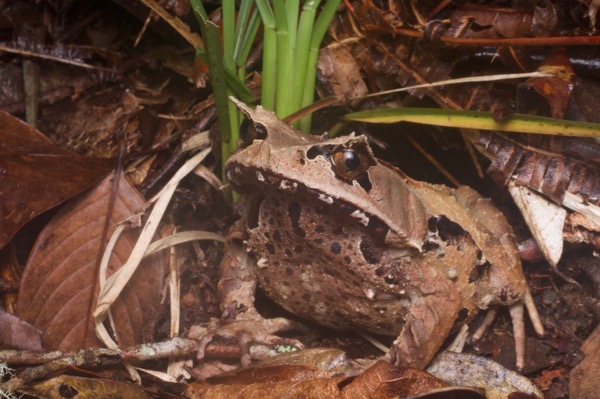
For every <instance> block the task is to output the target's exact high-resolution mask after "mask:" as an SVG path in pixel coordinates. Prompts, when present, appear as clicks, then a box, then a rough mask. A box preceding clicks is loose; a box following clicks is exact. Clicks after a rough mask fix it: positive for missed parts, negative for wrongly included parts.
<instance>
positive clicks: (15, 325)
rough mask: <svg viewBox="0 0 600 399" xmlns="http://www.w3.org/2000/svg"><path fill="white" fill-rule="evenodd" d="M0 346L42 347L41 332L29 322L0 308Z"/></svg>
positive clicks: (31, 348)
mask: <svg viewBox="0 0 600 399" xmlns="http://www.w3.org/2000/svg"><path fill="white" fill-rule="evenodd" d="M0 326H2V328H0V347H6V346H8V347H11V348H18V349H27V350H32V351H35V350H40V349H42V334H41V333H40V331H39V330H37V329H36V328H34V327H32V326H31V324H29V323H27V322H25V321H23V320H21V319H19V318H18V317H16V316H15V315H13V314H10V313H8V312H6V311H4V310H2V309H0Z"/></svg>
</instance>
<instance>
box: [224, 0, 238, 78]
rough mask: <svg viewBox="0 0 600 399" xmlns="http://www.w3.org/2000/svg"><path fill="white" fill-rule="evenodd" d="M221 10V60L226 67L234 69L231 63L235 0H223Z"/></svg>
mask: <svg viewBox="0 0 600 399" xmlns="http://www.w3.org/2000/svg"><path fill="white" fill-rule="evenodd" d="M221 11H222V13H223V60H224V64H225V67H226V68H227V69H229V70H230V71H235V67H234V64H233V51H234V41H235V34H234V29H235V0H223V1H222V7H221Z"/></svg>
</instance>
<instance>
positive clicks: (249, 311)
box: [217, 102, 537, 367]
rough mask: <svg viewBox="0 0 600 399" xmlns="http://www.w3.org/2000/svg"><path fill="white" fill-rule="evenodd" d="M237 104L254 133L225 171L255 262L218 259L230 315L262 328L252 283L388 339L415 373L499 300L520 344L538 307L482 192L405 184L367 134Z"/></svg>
mask: <svg viewBox="0 0 600 399" xmlns="http://www.w3.org/2000/svg"><path fill="white" fill-rule="evenodd" d="M236 103H237V102H236ZM237 104H238V106H239V107H240V108H241V109H242V111H243V112H244V113H245V114H246V115H247V116H248V117H249V119H250V120H251V122H252V123H253V126H254V128H255V129H256V132H257V134H258V136H259V137H258V139H257V140H254V142H253V143H251V144H250V145H249V146H247V147H246V148H244V149H243V150H242V151H240V152H238V153H237V154H236V155H234V156H233V157H232V158H231V159H230V160H229V161H228V163H227V168H226V169H227V177H228V179H229V180H230V181H231V184H232V185H233V186H234V187H235V188H236V190H238V191H239V192H240V193H241V194H242V196H243V197H244V199H243V204H244V206H243V207H242V210H241V212H240V213H241V214H242V229H243V230H244V234H243V238H244V244H245V246H246V248H247V250H248V252H249V255H250V256H247V258H249V259H250V260H252V259H253V260H254V261H255V262H256V265H255V268H254V267H252V268H251V269H249V268H246V267H242V266H240V263H235V262H234V264H236V266H232V263H231V260H230V259H229V260H227V259H226V260H225V261H224V263H223V272H224V276H225V277H226V281H227V282H226V283H224V282H222V283H221V285H220V291H221V295H222V300H223V310H224V313H225V314H224V319H225V320H227V321H228V322H234V323H235V322H239V321H241V320H250V319H252V320H255V321H257V322H258V323H261V322H265V321H264V319H262V318H261V317H260V316H259V315H257V313H256V312H255V310H254V307H253V305H254V302H253V296H252V293H253V289H254V288H255V284H256V281H258V284H259V286H260V288H261V289H262V290H264V291H265V293H266V294H267V295H268V296H269V297H270V298H271V299H273V300H274V301H275V302H276V303H278V304H280V305H281V306H283V307H284V308H286V309H287V310H289V311H290V312H292V313H294V314H296V315H298V316H301V317H304V318H307V319H312V320H314V321H316V322H318V323H320V324H322V325H325V326H329V327H333V328H340V329H351V328H360V329H363V330H366V331H371V332H374V333H379V334H385V335H393V336H397V337H398V338H397V339H396V341H395V342H394V345H393V347H392V350H391V351H390V353H389V354H388V358H389V359H390V360H391V361H393V362H395V363H396V364H399V365H404V366H414V367H424V366H425V365H426V364H427V363H428V362H429V361H430V360H431V358H432V357H433V356H434V355H435V353H436V352H437V350H438V349H439V348H440V346H441V345H442V343H443V341H444V339H445V338H446V337H447V336H448V334H449V333H450V332H451V330H452V329H453V327H454V326H455V325H457V324H458V323H465V322H468V321H469V320H470V319H471V317H472V316H473V315H475V314H476V313H477V312H478V311H479V310H480V309H487V308H488V307H491V306H495V305H501V306H509V307H511V309H513V308H514V309H517V310H515V312H514V314H515V315H516V316H514V317H513V319H514V324H515V333H516V334H515V336H516V339H517V343H518V345H517V348H519V346H520V345H519V341H524V333H523V331H521V330H522V310H521V312H520V316H518V314H519V312H518V309H522V306H523V303H524V302H525V303H526V304H527V305H528V310H529V311H530V314H532V312H533V313H534V314H533V318H535V317H536V315H537V314H536V313H535V307H534V306H533V303H532V302H531V301H530V298H531V297H530V295H529V292H528V290H527V287H526V284H525V280H524V277H523V273H522V270H521V265H520V261H519V259H518V257H517V253H516V249H515V245H514V241H513V239H512V233H511V230H510V226H509V225H508V223H507V222H506V220H505V219H504V217H503V216H502V215H501V214H500V213H499V212H498V211H497V210H496V208H495V207H494V206H493V205H492V204H491V202H490V201H489V200H485V199H483V198H481V197H480V196H479V195H478V194H477V193H475V192H474V191H473V190H471V189H469V188H467V187H463V188H461V189H459V190H451V189H449V188H447V187H444V186H435V185H429V184H426V183H420V182H416V181H413V180H411V179H409V178H407V177H406V176H404V175H402V174H401V173H400V172H398V171H397V170H395V169H394V168H392V167H390V166H388V165H386V164H384V163H382V162H380V161H379V160H377V159H376V158H375V157H374V156H373V155H372V152H371V150H370V148H369V146H368V144H367V142H366V139H365V138H364V136H359V137H354V136H346V137H339V138H336V139H327V138H318V137H314V136H309V135H305V134H302V133H300V132H297V131H295V130H294V129H292V128H290V127H289V126H287V125H285V124H284V123H282V122H281V121H279V120H277V119H276V118H275V117H274V116H273V115H272V114H271V113H269V112H267V111H265V110H263V109H262V108H260V107H259V108H257V109H256V110H252V109H250V108H248V107H246V106H245V105H243V104H240V103H237ZM340 160H341V161H340ZM488 219H491V220H488ZM241 269H243V270H245V273H244V277H243V278H241V277H240V278H237V277H236V271H239V270H241ZM248 270H251V272H248ZM254 274H255V276H256V279H257V280H254V279H252V276H253V275H254ZM233 292H235V295H234V294H233ZM511 314H513V312H512V311H511ZM249 315H250V316H249ZM285 328H289V325H282V326H281V329H285ZM273 330H277V328H274V327H273V325H272V324H271V325H270V328H269V331H268V332H267V335H268V334H269V333H270V332H273ZM261 331H263V332H264V331H265V330H264V329H263V330H261ZM217 333H218V332H217ZM517 352H519V349H517ZM517 357H518V358H519V353H518V356H517ZM521 357H522V349H521ZM521 361H522V359H521ZM518 362H519V359H518Z"/></svg>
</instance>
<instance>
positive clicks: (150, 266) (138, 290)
mask: <svg viewBox="0 0 600 399" xmlns="http://www.w3.org/2000/svg"><path fill="white" fill-rule="evenodd" d="M111 189H112V176H109V177H107V178H106V179H104V180H103V181H102V182H101V183H100V184H99V185H98V186H96V187H95V188H94V189H93V190H91V191H90V192H88V193H86V194H85V195H84V196H83V197H81V198H78V199H76V200H74V201H72V202H71V203H69V204H67V205H65V207H64V208H63V209H62V210H61V211H60V212H59V213H58V214H57V215H55V217H54V218H53V219H52V221H51V222H50V223H49V224H48V225H47V226H46V227H45V228H44V230H43V231H42V233H41V234H40V236H39V237H38V239H37V241H36V243H35V246H34V248H33V250H32V253H31V255H30V258H29V261H28V263H27V266H26V269H25V273H24V274H23V279H22V281H21V290H20V292H19V300H18V303H17V316H19V317H21V318H22V319H24V320H26V321H28V322H29V323H31V324H32V325H34V326H35V327H37V328H38V329H40V330H42V331H43V333H44V335H43V340H42V343H43V346H44V347H45V348H47V349H61V350H73V349H79V348H84V347H89V346H99V341H98V340H97V338H96V336H95V333H94V322H93V320H94V319H93V317H92V316H91V313H92V311H93V310H94V309H93V306H92V305H95V303H96V299H97V295H98V289H97V284H98V282H97V281H94V278H97V275H96V268H97V267H98V265H99V261H98V259H99V258H100V257H101V256H102V253H103V248H100V246H101V237H102V232H103V229H104V224H105V220H106V218H107V215H108V213H109V200H110V195H111ZM144 202H145V201H144V198H143V197H142V196H141V195H140V193H139V192H138V191H137V190H136V189H135V188H134V187H133V186H132V185H131V184H130V183H128V182H127V180H125V179H121V181H120V183H119V188H118V191H117V195H116V199H115V203H114V209H113V210H112V213H111V219H110V230H111V231H109V234H108V237H110V233H111V232H112V230H113V229H114V226H115V225H116V224H117V223H119V222H121V221H123V220H125V219H126V218H128V217H129V216H131V215H133V214H134V213H135V212H136V211H137V210H139V209H140V208H141V207H142V206H143V204H144ZM136 237H137V232H136V231H129V232H128V233H126V234H124V235H123V236H122V237H121V238H120V239H119V241H118V243H117V245H116V248H115V250H114V252H113V255H112V257H111V260H110V265H109V274H112V273H114V271H115V270H116V269H117V268H119V267H120V266H121V264H122V263H123V262H125V261H126V260H127V258H128V256H129V253H130V251H131V248H132V247H133V246H134V244H135V240H136ZM165 271H166V265H165V261H164V258H163V257H161V256H152V257H150V258H148V259H146V260H145V261H144V264H142V266H141V270H140V272H139V273H136V274H135V275H134V276H133V279H132V281H131V282H130V284H129V285H128V286H127V287H126V288H125V290H124V291H123V293H122V295H121V297H120V298H119V299H118V300H117V302H116V303H115V304H114V306H113V307H112V314H113V317H114V319H115V324H116V326H117V330H118V342H119V344H120V345H123V346H130V345H134V344H137V343H141V342H143V341H144V338H146V339H147V338H149V337H148V334H149V332H150V331H151V329H152V326H153V323H154V322H155V320H156V317H157V309H158V306H159V302H160V294H161V291H162V288H163V284H164V275H165ZM91 304H92V305H91Z"/></svg>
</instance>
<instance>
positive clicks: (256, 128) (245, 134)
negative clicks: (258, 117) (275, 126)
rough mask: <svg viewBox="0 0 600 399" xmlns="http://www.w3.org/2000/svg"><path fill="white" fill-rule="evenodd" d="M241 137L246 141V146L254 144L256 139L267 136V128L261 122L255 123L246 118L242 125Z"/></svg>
mask: <svg viewBox="0 0 600 399" xmlns="http://www.w3.org/2000/svg"><path fill="white" fill-rule="evenodd" d="M240 137H241V138H242V140H243V141H244V146H248V145H250V144H252V142H253V141H254V140H264V139H266V138H267V128H266V127H265V126H264V125H262V124H260V123H253V122H252V121H251V120H249V119H244V120H243V121H242V125H241V126H240Z"/></svg>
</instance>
